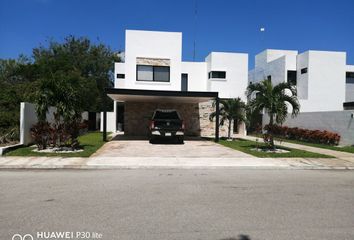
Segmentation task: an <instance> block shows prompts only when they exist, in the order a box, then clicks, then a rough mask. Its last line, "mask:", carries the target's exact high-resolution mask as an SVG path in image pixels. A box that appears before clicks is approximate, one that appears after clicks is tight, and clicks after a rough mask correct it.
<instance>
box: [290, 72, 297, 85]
mask: <svg viewBox="0 0 354 240" xmlns="http://www.w3.org/2000/svg"><path fill="white" fill-rule="evenodd" d="M296 81H297V77H296V71H288V83H290V84H291V85H294V86H296Z"/></svg>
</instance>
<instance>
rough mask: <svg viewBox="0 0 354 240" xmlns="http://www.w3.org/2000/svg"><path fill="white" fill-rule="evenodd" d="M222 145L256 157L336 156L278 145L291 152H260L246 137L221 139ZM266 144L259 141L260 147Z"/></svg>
mask: <svg viewBox="0 0 354 240" xmlns="http://www.w3.org/2000/svg"><path fill="white" fill-rule="evenodd" d="M219 143H220V144H221V145H223V146H226V147H229V148H232V149H235V150H239V151H241V152H244V153H248V154H250V155H253V156H255V157H260V158H268V157H270V158H295V157H299V158H334V157H333V156H329V155H324V154H319V153H314V152H308V151H304V150H299V149H294V148H287V147H283V146H277V148H279V149H284V150H287V151H289V152H287V153H270V152H258V151H255V150H252V149H253V148H256V147H257V142H254V141H249V140H244V139H236V140H234V141H226V140H220V142H219ZM265 146H266V145H265V144H264V143H258V147H259V148H262V147H265Z"/></svg>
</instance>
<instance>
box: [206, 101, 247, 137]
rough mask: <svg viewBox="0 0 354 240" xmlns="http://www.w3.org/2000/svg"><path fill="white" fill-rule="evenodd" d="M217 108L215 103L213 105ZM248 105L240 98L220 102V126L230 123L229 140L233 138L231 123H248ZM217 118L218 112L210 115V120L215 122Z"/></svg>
mask: <svg viewBox="0 0 354 240" xmlns="http://www.w3.org/2000/svg"><path fill="white" fill-rule="evenodd" d="M213 107H215V102H214V103H213ZM245 109H246V104H245V103H244V102H243V101H242V100H241V99H240V98H230V99H221V100H220V114H219V115H220V123H219V124H220V125H221V126H223V125H224V123H225V121H227V122H228V124H229V126H228V127H229V128H228V138H229V139H230V138H231V123H232V121H235V122H238V123H240V122H245V121H246V111H245ZM215 116H216V112H212V113H211V114H210V115H209V120H210V121H213V119H214V118H215Z"/></svg>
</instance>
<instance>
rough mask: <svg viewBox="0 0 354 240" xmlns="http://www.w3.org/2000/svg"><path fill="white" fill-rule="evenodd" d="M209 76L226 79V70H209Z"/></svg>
mask: <svg viewBox="0 0 354 240" xmlns="http://www.w3.org/2000/svg"><path fill="white" fill-rule="evenodd" d="M209 78H220V79H225V78H226V72H225V71H211V72H209Z"/></svg>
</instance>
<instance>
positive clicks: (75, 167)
mask: <svg viewBox="0 0 354 240" xmlns="http://www.w3.org/2000/svg"><path fill="white" fill-rule="evenodd" d="M70 169H73V170H110V169H111V170H129V169H132V170H133V169H166V170H177V169H181V170H183V169H185V170H188V169H190V170H193V169H197V170H204V169H205V170H213V169H215V170H216V169H224V170H225V169H233V170H235V169H240V170H354V167H325V166H114V165H55V166H53V165H52V166H43V165H41V166H39V165H37V166H26V165H2V166H0V170H70Z"/></svg>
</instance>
